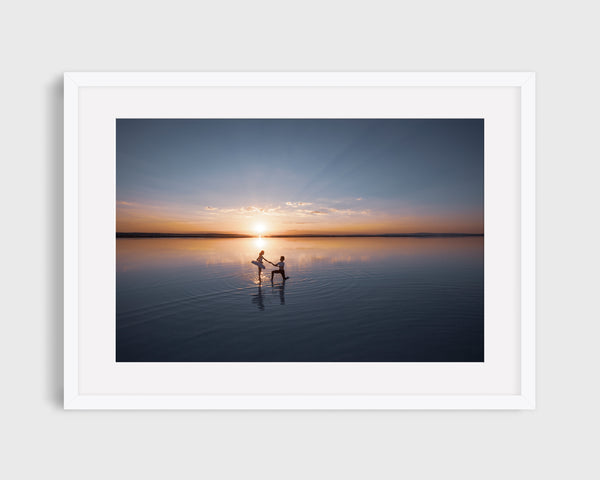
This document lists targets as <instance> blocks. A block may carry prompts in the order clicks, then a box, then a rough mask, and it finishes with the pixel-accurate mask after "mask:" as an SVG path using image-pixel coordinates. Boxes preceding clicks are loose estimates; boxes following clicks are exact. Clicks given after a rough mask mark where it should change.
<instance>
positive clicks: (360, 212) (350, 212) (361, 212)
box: [329, 208, 370, 215]
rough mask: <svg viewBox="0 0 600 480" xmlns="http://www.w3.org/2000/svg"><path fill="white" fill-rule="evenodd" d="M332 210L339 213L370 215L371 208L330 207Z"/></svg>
mask: <svg viewBox="0 0 600 480" xmlns="http://www.w3.org/2000/svg"><path fill="white" fill-rule="evenodd" d="M329 211H330V212H332V213H336V214H338V215H369V213H370V212H369V210H352V209H351V208H344V209H338V208H330V209H329Z"/></svg>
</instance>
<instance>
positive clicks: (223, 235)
mask: <svg viewBox="0 0 600 480" xmlns="http://www.w3.org/2000/svg"><path fill="white" fill-rule="evenodd" d="M351 237H359V238H360V237H365V238H368V237H411V238H452V237H483V233H384V234H357V235H334V234H332V235H327V234H298V235H262V238H351ZM117 238H257V235H244V234H238V233H138V232H117Z"/></svg>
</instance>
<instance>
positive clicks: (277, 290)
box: [271, 282, 285, 305]
mask: <svg viewBox="0 0 600 480" xmlns="http://www.w3.org/2000/svg"><path fill="white" fill-rule="evenodd" d="M271 286H272V287H273V290H274V292H275V293H279V305H285V282H283V283H281V284H279V285H273V284H271Z"/></svg>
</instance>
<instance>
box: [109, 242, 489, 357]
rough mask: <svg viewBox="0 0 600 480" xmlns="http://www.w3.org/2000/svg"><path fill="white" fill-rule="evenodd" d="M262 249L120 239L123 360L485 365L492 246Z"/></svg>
mask: <svg viewBox="0 0 600 480" xmlns="http://www.w3.org/2000/svg"><path fill="white" fill-rule="evenodd" d="M256 240H257V239H255V238H247V239H245V238H244V239H193V238H192V239H177V238H173V239H126V238H123V239H118V240H117V242H116V247H117V252H116V253H117V265H116V267H117V275H116V282H117V295H116V313H117V331H116V334H117V337H116V348H117V361H119V362H121V361H125V362H128V361H132V362H140V361H141V362H144V361H207V362H223V361H226V362H235V361H249V362H252V361H260V362H264V361H294V362H307V361H309V362H316V361H327V362H331V361H334V362H339V361H344V362H346V361H348V362H350V361H356V362H397V361H407V362H415V361H422V362H425V361H428V362H439V361H443V362H449V361H452V362H481V361H483V345H484V342H483V333H484V329H483V325H484V323H483V315H484V302H483V300H484V295H483V293H484V288H483V287H484V256H483V252H484V250H483V248H484V239H483V238H482V237H480V238H432V239H416V238H346V239H338V238H268V239H261V240H263V241H264V242H265V243H264V244H263V247H262V248H259V250H257V246H256V244H255V241H256ZM262 249H264V250H265V253H266V257H267V258H268V259H274V258H275V259H276V258H278V257H279V256H280V255H285V258H286V273H287V274H288V275H289V276H290V278H291V280H289V281H287V282H285V283H284V282H282V281H280V280H279V279H277V281H275V282H274V283H273V284H271V282H268V283H265V279H266V278H269V279H270V270H271V269H270V268H267V270H266V271H265V274H264V275H265V279H262V283H260V282H259V280H258V278H257V271H256V266H255V265H252V264H251V263H250V262H251V260H253V259H255V258H256V254H257V251H260V250H262ZM267 272H268V277H267ZM286 289H287V299H286ZM284 320H285V321H284Z"/></svg>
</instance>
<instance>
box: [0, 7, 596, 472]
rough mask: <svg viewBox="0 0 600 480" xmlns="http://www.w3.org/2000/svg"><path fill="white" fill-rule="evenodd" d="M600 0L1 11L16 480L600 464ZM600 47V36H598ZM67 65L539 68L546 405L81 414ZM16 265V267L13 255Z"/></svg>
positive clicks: (2, 429) (10, 422) (6, 280)
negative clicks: (68, 332) (77, 406)
mask: <svg viewBox="0 0 600 480" xmlns="http://www.w3.org/2000/svg"><path fill="white" fill-rule="evenodd" d="M593 5H594V3H593V2H583V1H571V2H569V3H564V2H542V1H540V2H525V1H524V0H517V1H513V0H505V1H502V2H482V1H464V0H454V1H414V2H410V4H408V5H403V4H401V3H400V2H394V1H389V2H384V1H373V0H371V1H369V2H366V1H365V2H350V1H340V2H324V1H323V0H320V1H319V0H317V1H313V0H304V1H302V2H293V3H292V2H281V1H279V2H278V1H272V2H266V1H260V0H254V1H246V2H242V1H237V2H225V1H222V2H218V1H210V2H183V1H178V0H172V1H170V2H160V3H159V2H151V1H130V2H126V1H124V0H117V1H115V0H103V1H96V2H83V1H65V0H54V1H51V2H50V1H48V2H41V1H33V2H10V3H8V2H6V3H5V4H3V7H2V13H1V14H0V18H1V26H0V49H1V52H2V55H1V57H0V59H1V61H2V89H1V90H0V96H1V98H0V99H1V102H0V108H1V111H0V123H1V128H0V132H2V134H1V138H2V141H1V142H0V149H1V152H2V157H1V159H2V169H1V172H2V175H1V177H0V178H2V188H0V195H1V200H2V203H1V205H2V220H3V221H2V226H3V235H2V240H3V246H4V248H3V250H2V271H3V273H4V274H3V275H2V276H0V279H1V280H0V281H1V282H2V285H1V286H2V289H1V291H2V296H1V298H2V303H3V307H4V308H3V312H5V314H4V315H3V316H2V317H3V318H2V321H0V326H1V329H2V330H1V332H2V335H1V348H0V365H1V368H2V380H3V381H2V383H1V385H2V410H1V413H0V442H1V445H0V447H1V449H0V452H2V455H1V456H2V460H1V461H0V475H1V476H2V477H3V478H10V479H13V478H64V479H71V478H86V479H87V478H91V479H94V478H101V479H111V478H129V479H131V478H145V479H151V478H187V477H189V478H211V479H213V478H261V479H263V478H302V479H306V478H313V477H316V478H399V477H400V476H405V477H406V478H411V479H415V478H416V479H418V478H432V479H437V478H459V479H471V478H473V479H480V478H492V479H493V478H502V479H506V478H547V477H549V476H551V475H553V478H561V477H562V478H592V477H594V476H595V475H598V467H597V463H596V461H595V460H594V459H593V458H592V455H594V454H597V445H598V440H597V427H598V423H599V422H598V420H599V415H598V410H597V409H598V401H599V400H600V399H599V395H598V373H597V371H596V366H597V365H598V349H597V338H598V336H599V334H600V328H599V323H600V322H599V320H600V315H599V314H598V307H597V306H596V305H595V302H594V300H595V298H596V297H597V295H598V293H597V290H598V286H599V282H598V276H597V271H598V267H599V266H600V265H599V261H598V254H597V253H596V248H597V246H598V240H597V237H595V235H597V234H598V233H599V232H598V212H597V206H598V196H597V194H596V193H595V192H594V189H595V187H596V184H597V183H598V173H600V169H599V168H598V164H599V163H600V156H599V155H598V148H597V139H598V136H599V134H598V126H599V125H598V116H597V111H598V107H599V106H600V105H599V103H600V102H599V98H600V95H599V94H598V85H599V84H600V76H599V69H598V52H597V45H594V44H598V42H599V37H600V35H599V34H598V28H597V18H598V16H597V13H595V12H594V9H593V8H592V6H593ZM595 47H596V48H595ZM66 70H72V71H77V70H83V71H85V70H148V71H152V70H183V71H185V70H350V71H352V70H404V71H420V70H423V71H432V70H442V71H443V70H449V71H455V70H463V71H469V70H481V71H494V70H500V71H502V70H532V71H536V72H537V74H538V162H539V167H538V202H539V209H538V235H539V241H538V261H539V265H538V275H539V283H538V313H539V315H538V324H539V327H538V362H539V367H538V395H539V401H538V409H537V410H536V411H534V412H502V411H499V412H360V413H350V412H339V413H336V412H333V413H324V412H288V413H283V412H262V413H253V412H221V413H210V412H67V413H65V412H64V411H63V410H62V409H61V401H62V398H61V388H62V385H61V382H62V373H61V369H62V361H61V356H62V341H61V337H62V306H61V296H62V287H61V282H62V273H61V266H62V254H61V248H62V243H61V242H62V234H61V231H62V216H61V209H62V200H61V195H62V180H61V178H62V94H61V89H62V84H61V74H62V72H63V71H66ZM7 267H8V268H7ZM594 471H595V472H594Z"/></svg>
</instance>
